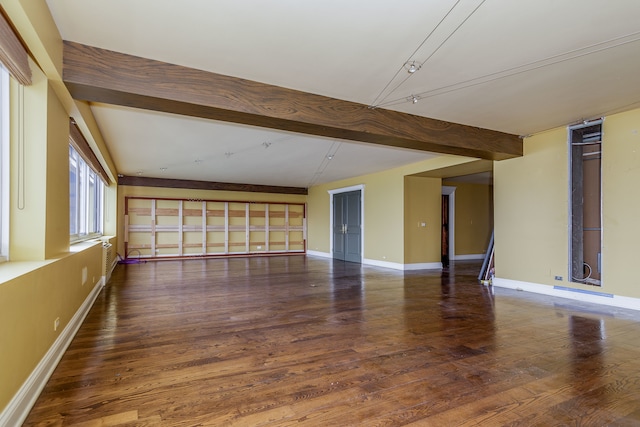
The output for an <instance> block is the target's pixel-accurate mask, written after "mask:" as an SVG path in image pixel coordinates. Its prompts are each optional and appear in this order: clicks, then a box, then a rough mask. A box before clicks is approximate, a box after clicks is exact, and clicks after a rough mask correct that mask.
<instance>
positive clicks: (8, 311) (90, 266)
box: [0, 237, 102, 410]
mask: <svg viewBox="0 0 640 427" xmlns="http://www.w3.org/2000/svg"><path fill="white" fill-rule="evenodd" d="M67 239H68V237H67ZM101 259H102V247H101V246H100V245H99V244H93V245H92V246H91V247H89V248H88V249H86V250H83V251H80V252H78V253H67V254H65V255H63V256H61V257H59V258H55V259H50V260H47V261H44V262H28V261H25V262H17V263H7V265H2V266H0V343H1V345H2V351H0V378H2V381H0V410H2V409H3V408H5V406H6V405H7V404H8V403H9V401H10V400H11V398H12V397H13V395H14V394H15V393H16V392H17V391H18V389H19V388H20V386H22V384H23V382H24V381H25V380H26V379H27V377H28V376H29V375H30V374H31V372H32V371H33V370H34V368H35V367H36V365H37V364H38V363H39V362H40V360H41V359H42V358H43V357H44V355H45V354H46V352H47V351H48V350H49V348H50V347H51V346H52V345H53V343H54V341H55V340H56V338H58V336H59V335H60V333H61V332H62V330H63V329H64V328H65V327H66V326H67V324H68V322H69V320H71V318H72V317H73V316H74V314H75V313H76V311H77V310H78V308H79V307H80V306H81V304H82V303H83V301H84V300H85V299H86V297H87V296H88V295H89V293H90V292H91V290H92V289H93V288H94V285H95V283H97V282H98V281H99V280H100V278H101V274H102V273H101V269H102V262H101ZM85 267H86V268H87V281H86V283H85V284H84V285H83V284H82V269H83V268H85ZM15 271H25V273H24V274H14V272H15ZM10 276H14V277H13V278H12V279H8V280H7V279H6V278H7V277H10ZM56 318H60V326H59V328H58V330H57V331H54V330H53V323H54V320H55V319H56Z"/></svg>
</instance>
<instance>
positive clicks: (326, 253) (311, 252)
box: [307, 249, 333, 258]
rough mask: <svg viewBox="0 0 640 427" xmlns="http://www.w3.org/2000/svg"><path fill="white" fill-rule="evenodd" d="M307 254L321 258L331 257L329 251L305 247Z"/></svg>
mask: <svg viewBox="0 0 640 427" xmlns="http://www.w3.org/2000/svg"><path fill="white" fill-rule="evenodd" d="M307 255H311V256H317V257H321V258H333V256H331V254H330V253H329V252H319V251H310V250H308V249H307Z"/></svg>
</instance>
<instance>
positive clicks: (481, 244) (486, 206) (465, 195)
mask: <svg viewBox="0 0 640 427" xmlns="http://www.w3.org/2000/svg"><path fill="white" fill-rule="evenodd" d="M444 185H447V186H452V187H456V191H455V218H454V221H455V236H454V238H455V242H454V250H455V255H477V254H483V253H485V252H486V251H487V246H488V245H489V240H490V239H491V232H492V231H493V187H492V186H491V185H485V184H472V183H463V182H445V183H444Z"/></svg>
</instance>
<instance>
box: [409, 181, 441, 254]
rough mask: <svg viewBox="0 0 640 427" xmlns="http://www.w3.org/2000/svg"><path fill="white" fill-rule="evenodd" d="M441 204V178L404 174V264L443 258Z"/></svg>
mask: <svg viewBox="0 0 640 427" xmlns="http://www.w3.org/2000/svg"><path fill="white" fill-rule="evenodd" d="M441 204H442V183H441V180H440V178H423V177H415V176H405V177H404V263H405V264H418V263H438V262H440V261H441V256H440V252H441V223H442V220H441V217H440V210H441ZM422 224H425V226H424V227H423V226H422Z"/></svg>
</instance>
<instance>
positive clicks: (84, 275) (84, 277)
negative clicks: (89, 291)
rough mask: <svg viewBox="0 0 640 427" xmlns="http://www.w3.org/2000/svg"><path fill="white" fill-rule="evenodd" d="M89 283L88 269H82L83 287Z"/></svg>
mask: <svg viewBox="0 0 640 427" xmlns="http://www.w3.org/2000/svg"><path fill="white" fill-rule="evenodd" d="M85 283H87V267H82V286H84V284H85Z"/></svg>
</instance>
